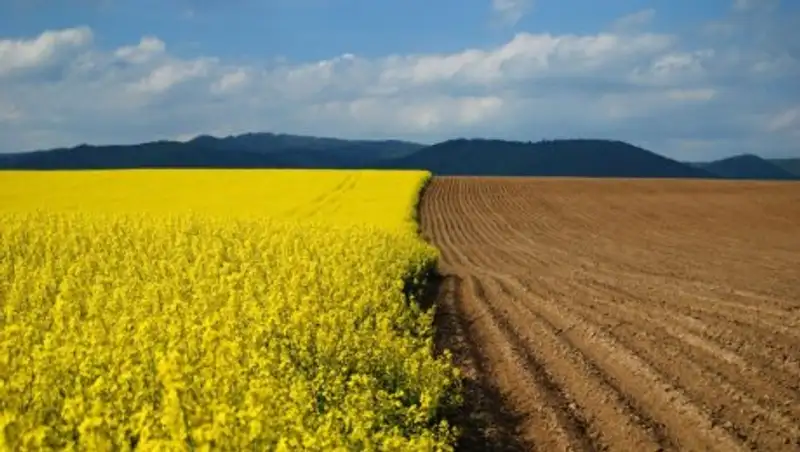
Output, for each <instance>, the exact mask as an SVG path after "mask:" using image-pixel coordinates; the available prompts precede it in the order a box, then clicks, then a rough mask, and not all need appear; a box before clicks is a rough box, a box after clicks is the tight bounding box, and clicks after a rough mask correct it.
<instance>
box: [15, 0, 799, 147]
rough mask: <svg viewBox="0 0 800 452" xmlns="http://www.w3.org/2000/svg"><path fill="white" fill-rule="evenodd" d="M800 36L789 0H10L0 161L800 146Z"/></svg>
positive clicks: (793, 3)
mask: <svg viewBox="0 0 800 452" xmlns="http://www.w3.org/2000/svg"><path fill="white" fill-rule="evenodd" d="M600 5H602V6H600ZM798 26H800V2H796V1H786V0H785V1H784V2H780V1H778V0H703V1H696V0H692V1H689V0H672V1H661V0H659V1H651V2H644V1H635V0H607V1H604V2H597V1H596V0H593V1H589V0H560V1H555V0H536V1H533V0H461V1H456V0H437V1H427V0H426V1H423V0H405V1H389V0H384V1H374V0H225V1H223V0H160V1H156V0H138V1H135V2H134V1H124V0H4V1H2V2H0V85H1V86H2V87H3V89H2V90H0V152H13V151H21V150H30V149H38V148H49V147H54V146H65V145H75V144H79V143H82V142H88V143H98V144H101V143H133V142H141V141H148V140H154V139H186V138H188V137H191V136H194V135H197V134H201V133H211V134H216V135H226V134H234V133H241V132H246V131H273V132H287V133H301V134H315V135H328V136H340V137H361V138H388V137H391V138H404V139H412V140H418V141H423V142H433V141H436V140H441V139H446V138H451V137H456V136H489V137H498V138H509V139H524V140H536V139H540V138H558V137H600V138H615V139H622V140H628V141H631V142H633V143H635V144H639V145H643V146H646V147H648V148H650V149H652V150H654V151H656V152H659V153H662V154H665V155H669V156H672V157H676V158H682V159H706V158H715V157H719V156H724V155H730V154H736V153H742V152H753V153H758V154H761V155H766V156H786V155H800V146H799V145H798V143H800V83H797V80H800V36H798V34H797V33H796V32H795V30H797V27H798Z"/></svg>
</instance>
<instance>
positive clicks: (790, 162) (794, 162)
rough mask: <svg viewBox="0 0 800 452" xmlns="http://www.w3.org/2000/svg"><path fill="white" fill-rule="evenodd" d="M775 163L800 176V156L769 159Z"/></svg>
mask: <svg viewBox="0 0 800 452" xmlns="http://www.w3.org/2000/svg"><path fill="white" fill-rule="evenodd" d="M768 161H769V162H770V163H772V164H773V165H776V166H779V167H781V168H783V170H784V171H788V172H790V173H792V174H794V175H795V176H797V177H799V178H800V158H797V159H769V160H768Z"/></svg>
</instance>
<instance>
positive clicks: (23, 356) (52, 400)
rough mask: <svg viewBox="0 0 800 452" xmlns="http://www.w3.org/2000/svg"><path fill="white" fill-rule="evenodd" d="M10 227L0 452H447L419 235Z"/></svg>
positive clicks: (1, 251) (0, 244)
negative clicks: (112, 451)
mask: <svg viewBox="0 0 800 452" xmlns="http://www.w3.org/2000/svg"><path fill="white" fill-rule="evenodd" d="M429 179H430V175H429V174H424V175H422V176H421V177H420V178H419V181H418V185H417V186H416V187H415V190H414V191H413V192H412V193H411V195H413V197H412V198H411V201H412V202H411V203H410V204H409V206H410V207H409V208H408V209H409V210H408V217H409V218H411V219H412V220H414V223H415V224H416V211H415V210H416V209H415V206H416V204H417V202H418V201H419V194H420V192H421V191H422V189H423V188H424V186H425V185H426V184H427V183H428V181H429ZM3 217H4V218H3V223H2V227H0V255H2V258H1V259H0V281H2V282H3V283H0V301H1V302H2V313H3V317H2V325H1V326H2V328H0V348H2V350H0V352H1V353H0V359H1V360H3V362H2V363H0V382H2V385H0V392H1V393H2V394H0V395H1V396H2V397H0V450H18V449H20V448H23V449H25V448H43V449H76V448H91V449H108V448H118V449H120V450H126V449H133V448H135V449H143V450H149V449H152V448H159V449H170V450H191V449H204V448H233V449H241V450H248V449H249V450H253V449H257V450H298V449H304V450H352V449H354V448H355V449H358V450H375V449H381V450H449V449H450V448H451V447H450V446H451V444H453V442H454V434H455V432H454V431H453V429H452V428H451V427H450V426H449V425H448V424H447V422H446V421H444V420H443V419H442V413H443V412H444V411H445V408H447V407H449V406H451V405H452V404H454V403H456V402H457V398H458V397H457V394H458V378H457V377H458V375H457V371H456V370H455V368H454V367H453V366H452V365H451V364H450V363H449V360H448V359H446V357H439V358H434V354H433V325H432V315H433V314H432V310H428V309H424V307H421V306H419V305H418V302H420V301H421V300H420V298H419V297H418V296H417V295H416V294H417V293H421V291H422V290H423V289H424V288H425V287H428V283H429V275H430V272H431V269H432V268H435V265H436V259H437V257H438V253H437V252H436V250H435V248H433V247H432V246H430V245H428V244H426V243H425V242H424V241H422V240H420V238H419V236H417V235H416V231H414V232H415V233H410V232H411V231H410V229H409V228H406V227H401V228H397V229H387V228H381V227H371V226H364V227H355V226H352V225H347V226H337V225H332V224H330V223H326V222H307V221H301V222H297V221H290V222H286V221H268V220H254V219H249V218H240V219H231V218H221V219H220V218H216V219H215V218H212V217H209V216H206V215H194V214H193V215H173V216H169V217H162V218H160V219H159V220H158V221H156V220H154V218H153V217H152V216H147V215H131V214H109V215H98V214H97V213H74V212H73V213H64V212H62V213H58V214H54V213H47V212H30V213H6V214H4V215H3ZM415 227H416V226H415ZM402 289H406V291H405V293H404V291H403V290H402ZM131 300H136V303H131V302H130V301H131Z"/></svg>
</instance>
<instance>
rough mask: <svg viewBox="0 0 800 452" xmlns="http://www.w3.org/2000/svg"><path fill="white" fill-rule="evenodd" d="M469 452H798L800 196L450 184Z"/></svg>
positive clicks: (432, 192)
mask: <svg viewBox="0 0 800 452" xmlns="http://www.w3.org/2000/svg"><path fill="white" fill-rule="evenodd" d="M420 219H421V226H422V234H423V237H424V238H425V239H426V240H428V241H429V242H431V243H433V244H434V245H436V246H437V247H438V248H439V250H440V251H441V254H442V256H441V261H440V264H439V269H438V271H439V275H438V277H439V281H438V284H437V286H438V295H437V299H436V305H437V313H436V324H437V346H438V347H439V349H440V350H441V349H442V348H448V349H450V350H452V351H453V353H454V356H455V359H456V361H457V363H458V365H459V366H460V367H461V368H462V370H463V371H464V374H465V377H466V380H465V389H466V394H465V398H466V405H465V406H464V408H463V409H462V410H460V412H459V413H457V415H456V416H455V421H456V423H457V424H459V425H460V426H461V427H462V428H463V429H464V431H465V433H464V435H463V437H462V439H461V440H460V442H459V444H458V447H459V449H460V450H537V451H561V450H576V451H594V450H618V451H671V450H704V451H724V452H734V451H740V450H763V451H795V450H796V451H800V184H797V183H759V182H739V181H737V182H720V181H680V180H585V179H584V180H581V179H531V178H466V177H461V178H459V177H436V178H434V179H433V180H432V181H431V183H430V185H429V186H428V187H427V188H426V190H425V195H424V196H423V197H422V199H421V202H420Z"/></svg>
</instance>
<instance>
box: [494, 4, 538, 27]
mask: <svg viewBox="0 0 800 452" xmlns="http://www.w3.org/2000/svg"><path fill="white" fill-rule="evenodd" d="M533 5H534V1H533V0H492V11H493V12H494V14H495V17H496V18H497V19H499V20H500V21H501V22H502V23H504V24H506V25H514V24H516V23H517V22H519V20H520V19H522V17H523V16H524V15H525V14H527V13H528V12H530V10H531V9H532V8H533Z"/></svg>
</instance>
